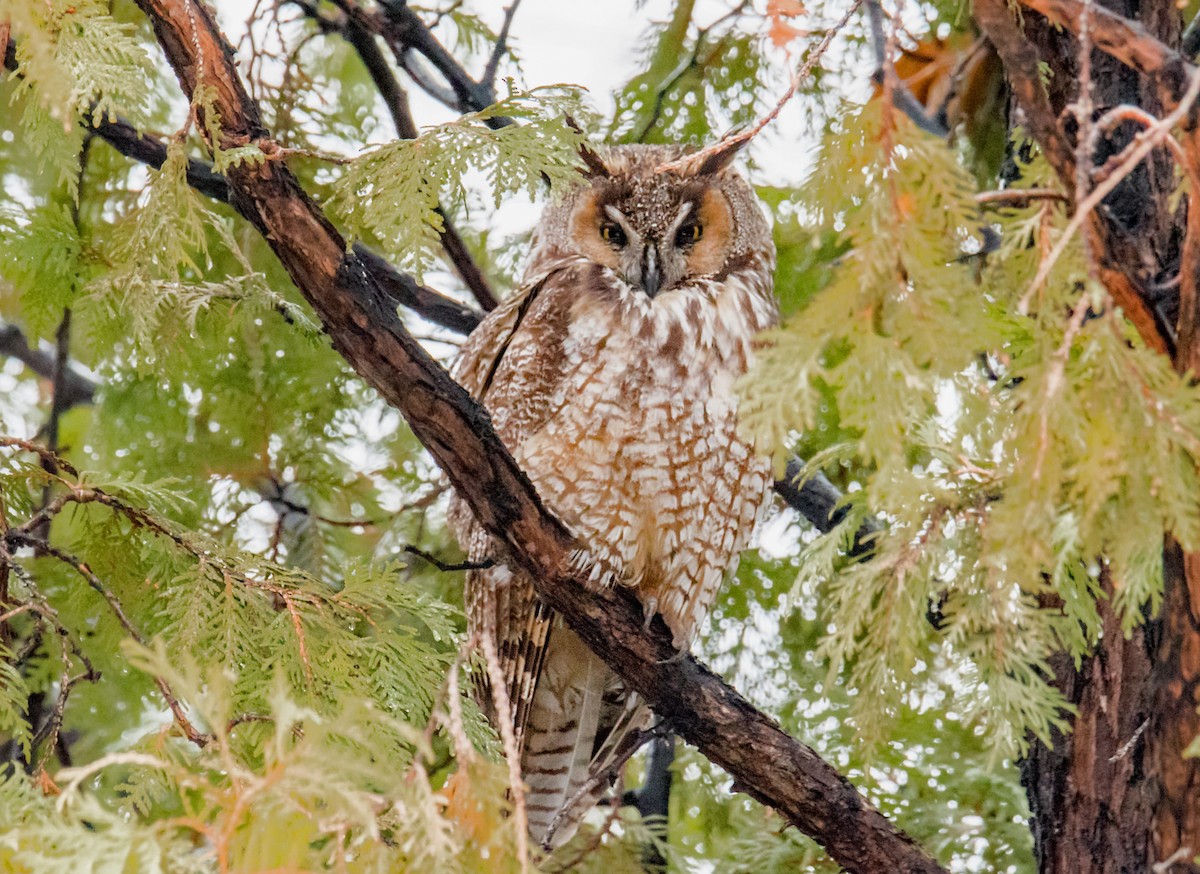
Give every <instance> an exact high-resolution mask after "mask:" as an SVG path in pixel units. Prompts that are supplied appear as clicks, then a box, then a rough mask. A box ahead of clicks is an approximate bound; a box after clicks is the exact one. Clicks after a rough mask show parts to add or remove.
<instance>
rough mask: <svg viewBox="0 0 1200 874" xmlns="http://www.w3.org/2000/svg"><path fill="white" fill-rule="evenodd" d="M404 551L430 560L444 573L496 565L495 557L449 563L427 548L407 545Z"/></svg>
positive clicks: (479, 569)
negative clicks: (427, 550) (426, 549)
mask: <svg viewBox="0 0 1200 874" xmlns="http://www.w3.org/2000/svg"><path fill="white" fill-rule="evenodd" d="M404 551H405V552H407V553H408V554H409V555H415V556H416V557H417V558H419V559H422V560H423V561H426V562H428V563H429V564H431V565H433V566H434V567H435V568H437V569H438V570H440V571H443V572H444V573H453V572H455V571H482V570H487V569H488V568H490V567H495V566H496V560H495V559H494V558H485V559H484V560H483V561H460V562H455V563H449V562H444V561H442V560H441V559H440V558H438V557H437V556H436V555H433V554H432V553H429V552H426V551H425V550H423V549H420V548H419V547H416V546H412V545H409V546H406V547H404Z"/></svg>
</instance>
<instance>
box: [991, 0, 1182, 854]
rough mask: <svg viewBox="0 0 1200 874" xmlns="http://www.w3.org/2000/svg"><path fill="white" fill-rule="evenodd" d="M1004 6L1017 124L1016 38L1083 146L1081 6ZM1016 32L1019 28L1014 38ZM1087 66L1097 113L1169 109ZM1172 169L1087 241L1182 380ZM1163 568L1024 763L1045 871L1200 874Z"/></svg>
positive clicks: (1101, 218)
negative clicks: (1069, 724)
mask: <svg viewBox="0 0 1200 874" xmlns="http://www.w3.org/2000/svg"><path fill="white" fill-rule="evenodd" d="M1022 2H1023V3H1025V2H1026V0H1022ZM1004 5H1005V4H1003V2H1001V3H1000V4H999V7H998V6H997V5H996V4H994V3H992V2H991V0H976V3H975V7H976V19H977V21H978V22H979V24H980V26H981V28H982V29H983V30H984V32H985V33H986V34H987V35H988V37H989V38H990V39H991V40H992V42H993V44H994V45H996V47H997V49H998V51H999V53H1000V55H1001V57H1002V59H1003V60H1004V62H1005V68H1006V74H1007V76H1008V77H1009V81H1010V83H1012V85H1013V88H1012V90H1013V93H1014V96H1015V103H1016V104H1018V106H1019V108H1020V110H1021V113H1022V115H1023V118H1022V119H1021V120H1019V123H1022V124H1025V123H1026V122H1028V116H1029V115H1030V114H1036V106H1032V104H1033V103H1034V100H1033V99H1031V98H1030V94H1031V90H1030V89H1029V88H1027V87H1026V88H1025V89H1024V90H1023V89H1022V87H1021V82H1020V81H1019V79H1020V78H1022V77H1023V78H1024V79H1025V80H1026V81H1028V76H1027V73H1028V72H1029V67H1028V63H1025V64H1022V63H1021V61H1022V58H1021V57H1020V51H1019V49H1020V45H1019V43H1018V42H1017V41H1016V38H1017V37H1018V35H1019V37H1020V38H1021V39H1024V40H1026V41H1027V42H1028V44H1029V45H1031V46H1032V47H1033V49H1034V50H1035V51H1036V54H1037V58H1038V59H1040V61H1041V62H1043V63H1045V64H1048V65H1049V67H1050V70H1051V75H1050V76H1049V77H1048V79H1046V80H1044V81H1045V82H1046V85H1045V94H1046V96H1047V97H1048V99H1049V109H1050V113H1051V114H1052V115H1053V118H1052V119H1050V121H1051V122H1052V124H1053V125H1054V126H1055V127H1056V130H1057V134H1058V135H1059V136H1061V138H1062V139H1063V140H1065V142H1066V143H1067V144H1068V146H1069V147H1070V149H1071V150H1075V149H1076V133H1077V129H1078V125H1077V122H1076V120H1075V117H1074V115H1073V108H1074V107H1073V104H1075V102H1076V101H1077V100H1078V99H1079V90H1080V68H1081V66H1082V65H1081V63H1080V59H1079V42H1078V41H1077V39H1076V37H1075V36H1074V35H1073V34H1074V33H1076V32H1078V29H1079V22H1080V20H1081V18H1082V16H1081V14H1080V12H1079V11H1078V10H1077V11H1076V14H1075V15H1074V16H1073V18H1072V16H1064V18H1066V20H1065V21H1064V22H1063V23H1064V24H1065V25H1066V26H1065V27H1058V26H1056V25H1053V24H1051V23H1049V22H1048V21H1047V20H1046V19H1045V18H1043V17H1042V16H1041V15H1039V14H1037V13H1036V12H1033V11H1030V10H1029V9H1023V10H1022V12H1023V15H1022V19H1023V24H1019V23H1017V20H1016V19H1015V18H1010V19H1009V22H1008V23H1006V22H1005V21H1003V20H1002V19H1001V18H1000V17H999V13H1000V12H1004V13H1007V9H1004V8H1003V7H1004ZM1029 5H1032V2H1031V3H1030V4H1029ZM1075 5H1077V4H1075ZM1095 6H1096V7H1100V6H1103V7H1105V8H1108V9H1111V10H1112V11H1113V12H1116V13H1117V14H1119V15H1121V16H1124V17H1126V18H1128V19H1130V20H1131V21H1134V22H1139V23H1140V24H1141V25H1142V26H1143V27H1144V28H1145V29H1146V31H1147V32H1148V33H1149V35H1151V36H1153V37H1154V38H1156V39H1157V40H1159V41H1160V42H1162V43H1165V44H1166V45H1167V46H1170V47H1177V46H1179V43H1180V31H1181V21H1180V13H1179V11H1178V8H1177V6H1176V5H1175V3H1174V2H1172V0H1145V2H1141V3H1139V2H1137V0H1128V2H1121V0H1097V2H1096V3H1095ZM1022 27H1023V34H1019V31H1018V30H1013V29H1011V28H1017V29H1020V28H1022ZM1093 44H1097V43H1096V42H1095V41H1094V42H1093ZM1025 60H1026V61H1027V59H1025ZM1091 68H1092V77H1091V78H1092V101H1093V104H1094V112H1093V114H1092V117H1093V118H1095V117H1098V116H1099V115H1100V114H1102V113H1103V112H1105V111H1107V110H1108V109H1111V108H1112V107H1114V106H1116V105H1118V104H1122V103H1128V104H1134V105H1137V106H1140V107H1142V108H1143V109H1145V110H1146V111H1147V112H1150V113H1152V114H1154V115H1156V116H1158V117H1162V115H1163V114H1164V110H1163V106H1162V105H1161V102H1160V99H1159V94H1160V93H1161V92H1160V91H1159V89H1160V88H1161V85H1162V83H1161V82H1160V81H1153V79H1154V77H1148V78H1143V77H1141V76H1139V75H1138V74H1136V73H1135V72H1134V71H1133V70H1131V69H1129V68H1128V67H1126V66H1125V65H1124V64H1122V63H1121V62H1119V61H1118V60H1116V59H1115V58H1114V57H1110V56H1109V55H1108V54H1105V53H1103V52H1101V51H1100V50H1094V51H1093V52H1092V53H1091ZM1034 97H1036V95H1034ZM1194 113H1195V111H1194V110H1193V118H1194ZM1041 119H1042V122H1043V130H1042V131H1041V132H1040V133H1039V132H1038V130H1037V125H1036V124H1028V126H1027V128H1026V129H1027V130H1031V131H1033V132H1034V136H1035V137H1038V138H1039V140H1043V142H1042V145H1043V148H1044V149H1045V150H1047V152H1048V154H1049V153H1050V150H1049V149H1046V147H1047V146H1048V145H1049V146H1050V147H1051V148H1052V147H1053V143H1047V142H1045V140H1047V139H1053V135H1054V131H1050V134H1051V135H1052V136H1051V137H1049V138H1047V137H1046V136H1045V135H1044V134H1045V129H1044V128H1045V125H1044V122H1045V121H1047V119H1048V114H1047V113H1042V116H1041ZM1137 130H1138V128H1137V127H1136V126H1133V125H1127V126H1124V127H1121V128H1118V129H1117V130H1116V131H1115V132H1114V136H1112V137H1111V138H1110V139H1108V140H1106V141H1103V142H1102V144H1101V147H1100V149H1099V151H1098V153H1097V154H1095V155H1091V156H1088V163H1089V164H1090V165H1092V166H1096V165H1099V164H1102V163H1103V162H1104V161H1105V160H1106V159H1107V158H1108V157H1109V156H1110V155H1112V154H1116V153H1117V152H1119V151H1120V150H1121V149H1122V148H1124V147H1125V145H1126V144H1128V142H1129V141H1130V140H1131V139H1132V137H1133V136H1134V134H1135V133H1137ZM1061 154H1062V153H1061V150H1060V151H1059V155H1060V156H1061ZM1051 160H1052V162H1053V161H1054V158H1053V157H1051ZM1067 163H1069V161H1068V162H1067ZM1056 169H1057V170H1058V171H1059V174H1060V176H1062V177H1063V183H1064V185H1065V186H1066V187H1067V188H1068V190H1071V191H1074V188H1075V179H1074V178H1073V174H1071V173H1070V172H1069V170H1068V168H1067V167H1066V166H1065V165H1064V164H1063V163H1062V162H1060V163H1059V164H1056ZM1174 171H1175V168H1174V167H1173V166H1172V164H1171V161H1170V158H1169V156H1168V154H1167V153H1166V151H1165V150H1161V149H1160V150H1157V151H1156V152H1155V153H1154V154H1153V156H1152V159H1151V160H1148V161H1146V162H1144V163H1143V164H1142V165H1141V167H1139V168H1138V170H1137V171H1136V172H1135V173H1133V174H1131V175H1130V177H1129V178H1128V179H1127V180H1126V181H1125V182H1124V183H1123V184H1122V185H1121V186H1120V187H1118V188H1117V189H1116V190H1115V191H1114V192H1113V193H1112V194H1111V195H1110V196H1109V197H1108V198H1107V199H1106V200H1105V201H1104V203H1103V205H1102V207H1101V209H1100V210H1099V215H1098V221H1097V222H1096V223H1095V225H1096V234H1095V235H1094V236H1093V237H1091V239H1092V240H1093V242H1094V243H1095V241H1099V243H1100V245H1099V247H1096V246H1095V245H1093V251H1092V256H1093V258H1094V259H1095V260H1096V261H1097V262H1098V263H1099V265H1100V267H1101V269H1106V268H1112V269H1113V270H1115V271H1117V272H1119V273H1120V274H1122V275H1123V281H1127V282H1130V283H1132V285H1133V286H1134V287H1135V288H1136V289H1139V290H1140V293H1141V296H1142V299H1143V300H1144V302H1145V304H1146V306H1147V308H1148V309H1149V310H1152V311H1154V319H1155V321H1156V323H1157V324H1158V331H1159V333H1160V334H1161V335H1163V336H1162V340H1163V342H1164V344H1165V345H1166V346H1167V347H1168V348H1170V349H1171V350H1172V354H1173V360H1174V362H1175V365H1176V367H1177V368H1178V369H1179V370H1181V371H1183V370H1188V369H1189V368H1190V369H1192V370H1195V369H1196V368H1195V366H1194V364H1193V363H1192V362H1195V361H1196V360H1197V359H1196V357H1195V356H1196V355H1197V353H1198V352H1200V350H1198V349H1196V348H1193V347H1194V346H1195V345H1196V343H1195V340H1194V339H1193V338H1195V337H1196V336H1197V329H1198V328H1200V325H1197V324H1188V323H1185V322H1190V321H1194V320H1196V318H1197V316H1196V314H1195V312H1194V310H1195V307H1194V306H1193V307H1186V306H1185V307H1183V308H1182V311H1181V308H1180V305H1179V301H1178V292H1177V291H1176V292H1174V297H1175V299H1174V300H1171V299H1168V300H1166V301H1165V302H1164V301H1160V300H1156V299H1155V297H1156V296H1157V295H1155V294H1153V293H1147V290H1148V289H1154V288H1156V287H1157V288H1164V287H1165V288H1175V289H1178V288H1179V287H1180V284H1179V283H1178V282H1171V280H1172V279H1173V278H1174V277H1176V276H1177V275H1178V272H1179V270H1180V268H1181V263H1182V264H1183V265H1184V266H1185V269H1195V268H1194V267H1192V266H1191V265H1190V263H1189V259H1187V258H1184V257H1183V256H1182V254H1181V252H1182V250H1183V248H1184V246H1183V240H1184V238H1185V230H1186V229H1185V219H1186V214H1185V211H1184V210H1182V209H1181V210H1178V211H1176V212H1172V210H1171V207H1170V203H1171V192H1172V190H1173V189H1174V187H1175V185H1176V182H1175V177H1174ZM1192 196H1196V193H1195V192H1193V194H1192ZM1105 281H1106V284H1108V280H1107V279H1106V280H1105ZM1184 284H1185V285H1186V282H1185V283H1184ZM1115 296H1116V295H1115V294H1114V297H1115ZM1127 309H1128V308H1127ZM1176 338H1178V340H1176ZM1198 498H1200V496H1198ZM1163 566H1164V583H1165V591H1164V597H1163V602H1162V606H1161V608H1160V609H1159V611H1158V612H1157V614H1156V615H1154V616H1152V617H1149V618H1148V619H1147V621H1146V622H1145V624H1144V625H1143V626H1141V627H1139V628H1138V629H1136V630H1135V631H1134V632H1133V634H1132V635H1131V636H1130V637H1129V638H1128V639H1126V638H1125V636H1124V635H1123V634H1122V631H1121V622H1120V618H1119V617H1118V616H1116V615H1114V614H1113V612H1112V611H1111V610H1110V609H1109V608H1108V605H1107V604H1106V605H1105V606H1104V609H1103V611H1102V612H1103V619H1104V623H1103V629H1104V630H1103V635H1102V638H1101V640H1100V641H1099V643H1098V645H1097V647H1096V650H1095V652H1094V653H1093V654H1092V655H1091V656H1090V657H1088V658H1086V659H1083V660H1082V662H1081V663H1080V665H1079V666H1078V667H1076V666H1075V665H1074V664H1073V663H1072V660H1071V659H1070V658H1069V657H1067V656H1063V657H1061V658H1059V659H1058V660H1057V663H1055V664H1054V665H1053V666H1052V667H1053V669H1054V672H1055V679H1056V683H1057V684H1058V686H1059V688H1060V689H1061V690H1062V691H1063V693H1064V695H1065V696H1066V698H1067V699H1068V700H1069V701H1070V702H1071V703H1072V704H1074V705H1075V706H1076V707H1077V708H1078V713H1077V715H1076V717H1075V719H1074V723H1073V729H1072V732H1071V733H1070V734H1067V735H1058V736H1056V737H1054V739H1053V741H1054V744H1053V748H1052V749H1051V748H1048V747H1046V746H1042V745H1037V746H1035V747H1034V749H1033V750H1032V751H1031V753H1030V755H1029V756H1028V758H1027V759H1026V760H1025V761H1024V762H1023V763H1022V779H1023V782H1024V784H1025V788H1026V792H1027V794H1028V796H1029V802H1030V807H1031V810H1032V813H1033V821H1032V823H1031V825H1032V828H1033V834H1034V841H1035V848H1036V853H1037V859H1038V867H1039V871H1041V872H1043V874H1067V872H1070V874H1117V872H1154V874H1165V872H1168V871H1169V872H1173V874H1177V872H1187V871H1191V872H1200V866H1197V865H1195V864H1194V862H1193V860H1194V859H1195V858H1196V857H1197V855H1200V760H1198V759H1185V758H1184V755H1183V754H1184V750H1185V749H1186V748H1187V747H1188V745H1189V744H1190V743H1191V742H1192V740H1193V739H1194V738H1196V737H1197V735H1200V717H1198V716H1197V705H1198V704H1200V702H1198V701H1197V692H1198V691H1200V690H1198V688H1197V682H1198V680H1200V554H1185V553H1183V552H1182V551H1181V550H1180V548H1179V547H1178V546H1177V545H1176V544H1175V543H1174V542H1173V541H1171V540H1170V539H1169V538H1168V540H1167V542H1166V544H1165V546H1164V550H1163ZM1104 584H1105V589H1106V590H1107V591H1108V592H1109V593H1111V592H1112V591H1113V589H1114V587H1119V586H1120V585H1121V581H1120V580H1112V579H1109V578H1107V577H1106V578H1105V580H1104ZM1155 866H1158V867H1155Z"/></svg>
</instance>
